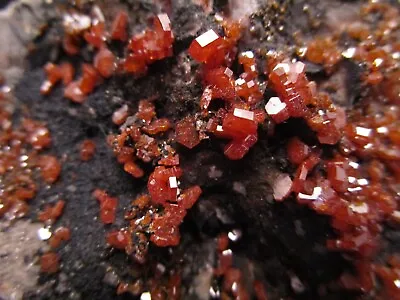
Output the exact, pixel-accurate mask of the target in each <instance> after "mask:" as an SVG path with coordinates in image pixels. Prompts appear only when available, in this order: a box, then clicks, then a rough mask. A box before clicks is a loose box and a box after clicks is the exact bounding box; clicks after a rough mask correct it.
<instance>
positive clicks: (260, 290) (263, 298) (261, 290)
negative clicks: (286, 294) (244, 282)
mask: <svg viewBox="0 0 400 300" xmlns="http://www.w3.org/2000/svg"><path fill="white" fill-rule="evenodd" d="M253 288H254V294H255V296H256V299H257V300H268V295H267V291H266V290H265V287H264V285H263V284H262V282H261V281H258V280H255V281H254V283H253Z"/></svg>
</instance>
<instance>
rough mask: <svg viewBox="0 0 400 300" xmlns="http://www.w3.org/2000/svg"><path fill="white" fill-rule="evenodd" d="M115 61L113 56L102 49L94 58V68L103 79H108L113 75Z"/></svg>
mask: <svg viewBox="0 0 400 300" xmlns="http://www.w3.org/2000/svg"><path fill="white" fill-rule="evenodd" d="M115 63H116V59H115V56H114V54H113V53H112V52H111V51H110V50H108V49H107V48H105V47H103V48H101V49H100V50H99V52H97V54H96V56H95V57H94V67H95V68H96V69H97V71H98V72H99V73H100V75H101V76H103V77H104V78H109V77H111V76H112V75H113V74H114V70H115V66H116V65H115Z"/></svg>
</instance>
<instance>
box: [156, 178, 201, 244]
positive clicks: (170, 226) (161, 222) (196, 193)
mask: <svg viewBox="0 0 400 300" xmlns="http://www.w3.org/2000/svg"><path fill="white" fill-rule="evenodd" d="M201 193H202V191H201V188H200V187H199V186H193V187H190V188H188V189H186V190H184V191H183V192H182V194H181V195H180V196H179V198H178V202H177V204H171V203H165V204H164V212H163V214H162V215H158V216H157V217H156V218H155V220H154V221H153V223H152V224H151V230H152V235H151V237H150V240H151V241H152V242H153V243H155V244H156V245H157V246H159V247H166V246H176V245H178V244H179V241H180V234H179V225H180V224H181V223H182V221H183V218H184V217H185V215H186V210H187V209H190V208H191V207H192V206H193V205H194V204H195V203H196V201H197V200H198V199H199V197H200V195H201Z"/></svg>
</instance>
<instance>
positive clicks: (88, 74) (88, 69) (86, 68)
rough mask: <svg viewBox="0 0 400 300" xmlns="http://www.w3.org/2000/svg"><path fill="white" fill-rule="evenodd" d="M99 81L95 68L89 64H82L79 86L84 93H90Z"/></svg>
mask: <svg viewBox="0 0 400 300" xmlns="http://www.w3.org/2000/svg"><path fill="white" fill-rule="evenodd" d="M98 81H99V75H98V73H97V71H96V69H95V68H94V67H93V66H92V65H90V64H83V65H82V78H81V80H80V81H79V88H80V89H81V91H82V93H83V94H85V95H88V94H90V93H91V92H92V91H93V90H94V88H95V86H96V84H97V83H98Z"/></svg>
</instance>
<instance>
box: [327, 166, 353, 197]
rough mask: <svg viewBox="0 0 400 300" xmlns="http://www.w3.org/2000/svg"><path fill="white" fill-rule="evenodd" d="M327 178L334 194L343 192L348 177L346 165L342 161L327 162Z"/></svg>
mask: <svg viewBox="0 0 400 300" xmlns="http://www.w3.org/2000/svg"><path fill="white" fill-rule="evenodd" d="M326 171H327V175H328V176H327V177H328V180H329V181H330V183H331V186H332V188H333V189H334V190H335V191H336V192H345V191H347V188H348V175H347V173H346V163H345V162H342V161H330V162H327V167H326Z"/></svg>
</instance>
